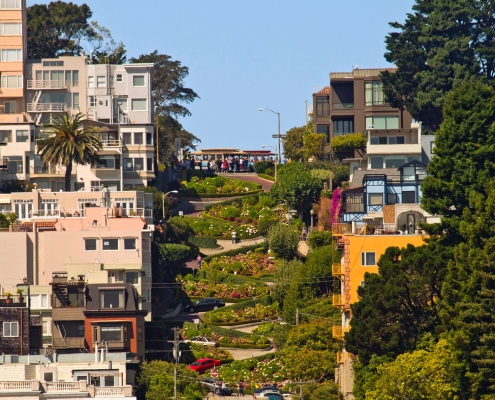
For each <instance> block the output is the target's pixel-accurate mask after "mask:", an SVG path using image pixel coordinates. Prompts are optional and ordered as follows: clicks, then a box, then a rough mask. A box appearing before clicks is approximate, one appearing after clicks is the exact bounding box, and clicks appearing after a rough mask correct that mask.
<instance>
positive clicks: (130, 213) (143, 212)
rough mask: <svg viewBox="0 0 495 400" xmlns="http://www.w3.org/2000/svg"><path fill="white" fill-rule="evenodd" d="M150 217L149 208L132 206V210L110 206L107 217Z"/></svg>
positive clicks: (151, 211)
mask: <svg viewBox="0 0 495 400" xmlns="http://www.w3.org/2000/svg"><path fill="white" fill-rule="evenodd" d="M141 217H143V218H151V217H153V210H152V209H150V208H134V209H132V210H127V209H123V208H122V209H118V208H115V209H114V208H110V209H109V211H108V218H141Z"/></svg>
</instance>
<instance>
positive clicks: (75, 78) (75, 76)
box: [72, 71, 79, 86]
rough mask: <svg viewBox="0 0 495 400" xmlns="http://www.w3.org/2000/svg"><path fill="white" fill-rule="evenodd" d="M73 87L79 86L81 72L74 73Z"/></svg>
mask: <svg viewBox="0 0 495 400" xmlns="http://www.w3.org/2000/svg"><path fill="white" fill-rule="evenodd" d="M72 86H79V71H72Z"/></svg>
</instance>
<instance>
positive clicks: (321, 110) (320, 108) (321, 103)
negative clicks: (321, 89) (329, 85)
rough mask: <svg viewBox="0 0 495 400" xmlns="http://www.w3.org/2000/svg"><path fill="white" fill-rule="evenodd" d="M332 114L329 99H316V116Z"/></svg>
mask: <svg viewBox="0 0 495 400" xmlns="http://www.w3.org/2000/svg"><path fill="white" fill-rule="evenodd" d="M329 114H330V101H329V99H328V97H317V98H316V115H317V116H318V117H320V116H323V115H329Z"/></svg>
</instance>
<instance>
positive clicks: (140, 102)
mask: <svg viewBox="0 0 495 400" xmlns="http://www.w3.org/2000/svg"><path fill="white" fill-rule="evenodd" d="M131 108H132V111H146V110H147V109H148V101H147V100H146V99H132V100H131Z"/></svg>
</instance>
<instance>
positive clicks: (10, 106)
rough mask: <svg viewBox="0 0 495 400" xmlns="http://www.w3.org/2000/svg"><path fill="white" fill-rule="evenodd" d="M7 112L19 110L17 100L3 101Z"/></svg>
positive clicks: (11, 112) (12, 112) (13, 112)
mask: <svg viewBox="0 0 495 400" xmlns="http://www.w3.org/2000/svg"><path fill="white" fill-rule="evenodd" d="M3 106H4V109H5V114H15V113H16V112H17V102H16V101H6V102H4V103H3Z"/></svg>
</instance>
